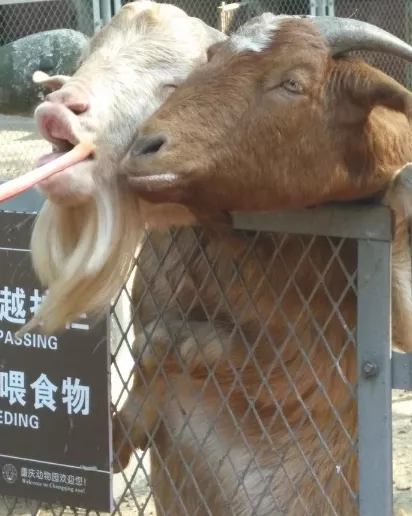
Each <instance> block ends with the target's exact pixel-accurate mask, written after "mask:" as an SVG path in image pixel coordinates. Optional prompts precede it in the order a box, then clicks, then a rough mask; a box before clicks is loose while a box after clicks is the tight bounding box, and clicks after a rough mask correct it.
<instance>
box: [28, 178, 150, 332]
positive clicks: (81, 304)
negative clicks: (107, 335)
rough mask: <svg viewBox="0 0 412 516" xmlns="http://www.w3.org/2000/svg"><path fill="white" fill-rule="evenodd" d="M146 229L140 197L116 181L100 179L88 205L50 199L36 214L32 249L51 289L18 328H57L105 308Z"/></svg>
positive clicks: (131, 263) (36, 267) (37, 269)
mask: <svg viewBox="0 0 412 516" xmlns="http://www.w3.org/2000/svg"><path fill="white" fill-rule="evenodd" d="M143 229H144V228H143V224H142V220H141V214H140V209H139V203H138V202H137V201H136V197H135V196H133V195H131V194H130V193H129V192H128V191H127V190H126V189H125V190H121V191H120V190H117V188H115V187H114V186H113V185H112V184H111V185H110V184H105V185H99V188H98V192H97V193H96V196H95V197H94V199H93V200H91V201H90V202H88V203H86V204H84V205H82V206H76V207H71V208H70V207H62V206H57V205H54V204H53V203H50V202H48V201H47V202H46V203H45V205H44V206H43V207H42V209H41V211H40V213H39V215H38V217H37V219H36V223H35V226H34V229H33V233H32V238H31V252H32V262H33V267H34V270H35V272H36V274H37V276H38V278H39V280H40V282H41V283H42V285H43V286H45V287H48V293H47V296H46V297H45V299H44V300H43V302H42V304H41V306H40V309H39V310H38V312H37V313H36V314H35V315H34V317H33V318H32V319H31V320H30V321H29V322H28V323H27V324H26V325H25V326H24V327H23V328H21V330H19V332H18V333H19V334H20V335H22V334H23V333H26V332H27V331H30V330H32V329H34V328H35V327H37V326H40V327H41V331H42V332H43V333H45V334H51V333H54V332H56V331H58V330H61V329H63V328H64V327H65V325H66V324H67V323H69V322H72V321H73V320H75V319H76V318H78V317H79V315H81V314H83V313H87V314H89V315H92V314H97V315H100V314H101V313H102V312H104V311H105V310H106V309H107V308H108V307H109V306H110V302H111V301H112V300H113V298H114V297H115V296H117V295H118V293H119V292H120V290H121V289H122V287H123V286H124V284H125V283H126V281H127V279H128V275H129V274H130V271H131V269H132V267H133V266H134V263H135V254H136V249H137V246H138V243H139V240H140V239H141V237H142V235H143Z"/></svg>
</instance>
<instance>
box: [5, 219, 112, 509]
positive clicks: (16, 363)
mask: <svg viewBox="0 0 412 516" xmlns="http://www.w3.org/2000/svg"><path fill="white" fill-rule="evenodd" d="M34 220H35V215H28V214H24V213H7V212H2V211H0V492H1V493H2V494H5V495H12V496H19V497H24V498H32V499H36V500H41V501H43V502H49V503H59V504H62V505H70V506H74V507H83V508H86V509H95V510H101V511H107V512H111V511H112V510H113V507H112V496H111V491H112V490H111V480H112V479H111V427H110V403H109V402H110V397H109V374H110V358H109V357H110V354H109V343H108V342H109V338H108V336H109V331H108V330H109V328H108V322H109V319H108V318H104V319H103V320H100V321H98V322H94V321H92V320H91V319H90V318H88V317H87V316H83V317H81V318H80V319H79V320H78V321H76V322H75V323H74V324H71V326H70V327H68V328H67V329H66V330H65V331H63V332H61V333H59V334H56V335H50V336H47V335H43V334H41V333H36V332H33V333H26V334H24V335H23V336H22V337H21V338H16V336H15V332H16V331H17V330H18V329H20V328H21V326H22V325H23V324H24V323H25V322H26V321H28V320H29V319H30V318H31V316H32V315H33V313H34V312H35V311H36V310H37V309H38V307H39V304H40V303H41V300H42V297H43V296H44V294H45V292H44V290H42V289H41V287H40V285H39V282H38V281H37V278H36V276H35V274H34V271H33V268H32V264H31V255H30V251H29V250H28V248H29V241H30V237H31V232H32V228H33V223H34Z"/></svg>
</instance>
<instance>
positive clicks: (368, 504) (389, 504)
mask: <svg viewBox="0 0 412 516" xmlns="http://www.w3.org/2000/svg"><path fill="white" fill-rule="evenodd" d="M357 348H358V349H357V360H358V367H357V369H358V429H359V430H358V431H359V433H358V451H359V514H360V516H371V515H373V516H390V515H391V514H392V512H393V493H392V489H393V486H392V381H391V380H392V379H391V243H390V242H385V241H380V242H379V241H371V240H360V241H359V242H358V319H357Z"/></svg>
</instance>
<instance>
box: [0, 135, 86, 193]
mask: <svg viewBox="0 0 412 516" xmlns="http://www.w3.org/2000/svg"><path fill="white" fill-rule="evenodd" d="M93 151H94V145H93V144H91V143H88V142H85V143H79V144H78V145H76V147H74V148H73V149H72V150H70V151H69V152H64V153H61V152H51V153H50V154H46V156H43V158H40V160H39V163H40V162H41V161H42V162H43V164H41V165H40V166H38V168H35V169H34V170H32V171H31V172H27V174H24V175H22V176H20V177H16V178H15V179H11V180H10V181H7V183H3V184H2V185H0V202H3V201H6V200H7V199H11V198H12V197H15V196H16V195H19V194H21V193H22V192H24V191H25V190H28V189H29V188H31V187H32V186H34V185H36V184H37V183H40V182H41V181H43V180H44V179H47V178H48V177H50V176H52V175H53V174H56V173H57V172H61V171H62V170H64V169H65V168H68V167H70V166H72V165H75V164H76V163H79V162H80V161H83V160H84V159H86V158H87V157H88V156H90V154H91V153H92V152H93Z"/></svg>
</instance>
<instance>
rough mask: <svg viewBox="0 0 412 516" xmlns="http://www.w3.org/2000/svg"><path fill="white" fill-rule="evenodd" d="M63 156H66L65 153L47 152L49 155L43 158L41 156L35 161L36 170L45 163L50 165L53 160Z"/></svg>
mask: <svg viewBox="0 0 412 516" xmlns="http://www.w3.org/2000/svg"><path fill="white" fill-rule="evenodd" d="M64 154H66V153H65V152H59V151H53V152H49V153H47V154H45V155H44V156H41V158H39V159H38V160H37V163H36V168H39V167H42V166H43V165H45V164H46V163H50V162H51V161H54V160H55V159H57V158H60V156H63V155H64Z"/></svg>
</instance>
